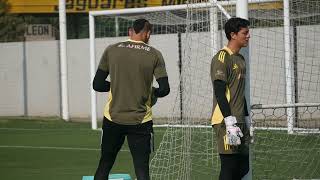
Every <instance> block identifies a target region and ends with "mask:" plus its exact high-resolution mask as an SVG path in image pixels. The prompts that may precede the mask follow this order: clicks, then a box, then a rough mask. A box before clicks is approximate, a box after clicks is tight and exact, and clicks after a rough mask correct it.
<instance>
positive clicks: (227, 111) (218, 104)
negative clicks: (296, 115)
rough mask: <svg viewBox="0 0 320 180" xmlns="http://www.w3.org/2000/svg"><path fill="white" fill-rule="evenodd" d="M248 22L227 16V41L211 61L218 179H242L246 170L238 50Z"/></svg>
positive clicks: (243, 73)
mask: <svg viewBox="0 0 320 180" xmlns="http://www.w3.org/2000/svg"><path fill="white" fill-rule="evenodd" d="M249 25H250V23H249V21H248V20H246V19H242V18H237V17H233V18H231V19H229V20H228V21H227V22H226V24H225V26H224V29H225V34H226V37H227V39H228V44H227V45H226V46H225V47H224V48H223V49H221V50H220V51H218V53H217V54H216V55H215V56H214V57H213V59H212V62H211V71H210V74H211V80H212V83H213V90H214V95H213V110H212V118H211V123H212V126H213V128H214V130H215V133H216V136H217V144H218V153H219V156H220V160H221V169H220V175H219V180H241V178H242V177H243V176H245V175H246V174H247V173H248V171H249V142H250V132H249V126H248V123H246V118H247V117H248V116H249V114H248V111H247V104H246V100H245V80H246V79H245V77H246V67H245V65H246V62H245V59H244V57H243V56H242V55H241V54H240V53H239V51H240V49H241V48H242V47H246V46H247V45H248V43H249V38H250V34H249Z"/></svg>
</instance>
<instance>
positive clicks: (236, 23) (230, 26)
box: [224, 17, 250, 40]
mask: <svg viewBox="0 0 320 180" xmlns="http://www.w3.org/2000/svg"><path fill="white" fill-rule="evenodd" d="M249 25H250V22H249V21H248V20H246V19H242V18H239V17H232V18H230V19H229V20H228V21H227V22H226V24H225V25H224V32H225V33H226V36H227V39H228V40H230V39H231V35H230V34H231V33H232V32H233V33H238V32H239V31H240V29H241V28H247V27H248V26H249Z"/></svg>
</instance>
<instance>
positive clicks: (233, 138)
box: [224, 116, 243, 146]
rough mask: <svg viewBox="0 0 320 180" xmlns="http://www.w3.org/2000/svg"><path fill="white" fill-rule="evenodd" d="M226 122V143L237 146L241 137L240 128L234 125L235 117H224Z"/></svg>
mask: <svg viewBox="0 0 320 180" xmlns="http://www.w3.org/2000/svg"><path fill="white" fill-rule="evenodd" d="M224 123H225V124H226V137H227V138H226V140H227V142H226V144H229V145H232V146H237V145H240V144H241V139H240V137H243V134H242V132H241V129H240V128H239V127H238V126H237V125H236V123H237V119H236V117H234V116H228V117H225V118H224Z"/></svg>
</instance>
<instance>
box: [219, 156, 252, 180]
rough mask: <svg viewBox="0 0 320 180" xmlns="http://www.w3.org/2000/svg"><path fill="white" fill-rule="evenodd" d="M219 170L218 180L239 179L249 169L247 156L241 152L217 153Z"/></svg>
mask: <svg viewBox="0 0 320 180" xmlns="http://www.w3.org/2000/svg"><path fill="white" fill-rule="evenodd" d="M219 155H220V160H221V170H220V175H219V180H241V178H242V177H243V176H245V175H246V174H247V173H248V171H249V156H248V155H241V154H219Z"/></svg>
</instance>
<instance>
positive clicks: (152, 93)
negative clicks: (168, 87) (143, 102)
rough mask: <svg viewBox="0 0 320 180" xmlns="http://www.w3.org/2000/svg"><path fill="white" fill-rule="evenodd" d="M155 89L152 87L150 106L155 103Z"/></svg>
mask: <svg viewBox="0 0 320 180" xmlns="http://www.w3.org/2000/svg"><path fill="white" fill-rule="evenodd" d="M155 90H156V88H155V87H152V92H151V106H153V105H155V104H156V103H157V100H158V97H157V96H155V95H154V91H155Z"/></svg>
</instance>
